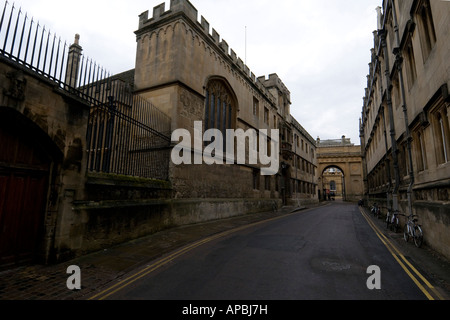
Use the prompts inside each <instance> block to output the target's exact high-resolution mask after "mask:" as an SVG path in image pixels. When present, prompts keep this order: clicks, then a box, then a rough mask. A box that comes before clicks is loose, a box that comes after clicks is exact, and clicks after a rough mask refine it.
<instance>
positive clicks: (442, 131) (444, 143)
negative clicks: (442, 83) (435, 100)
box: [433, 107, 450, 164]
mask: <svg viewBox="0 0 450 320" xmlns="http://www.w3.org/2000/svg"><path fill="white" fill-rule="evenodd" d="M433 118H434V121H433V122H434V125H433V127H434V131H435V137H436V138H437V139H436V140H437V141H436V144H437V145H436V152H437V162H438V164H442V163H447V162H449V161H450V129H449V123H448V115H447V110H446V108H445V107H443V108H441V109H440V110H439V111H437V112H436V113H434V115H433Z"/></svg>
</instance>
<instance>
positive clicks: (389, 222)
mask: <svg viewBox="0 0 450 320" xmlns="http://www.w3.org/2000/svg"><path fill="white" fill-rule="evenodd" d="M381 208H384V209H387V213H386V220H385V221H386V228H387V229H389V230H391V231H393V232H395V233H397V232H399V231H400V228H401V226H400V219H399V217H400V216H403V217H406V223H405V225H404V226H403V239H404V240H405V241H406V242H409V240H410V239H412V240H413V241H414V244H415V245H416V247H418V248H420V247H421V246H422V244H423V241H424V238H423V229H422V226H421V225H420V224H419V220H418V219H417V218H418V216H417V215H414V214H411V215H405V214H402V213H401V212H400V210H393V209H391V208H386V207H380V206H378V204H377V203H374V204H373V205H372V206H371V207H370V213H371V214H372V215H373V216H374V217H375V218H377V219H381V218H382V214H381Z"/></svg>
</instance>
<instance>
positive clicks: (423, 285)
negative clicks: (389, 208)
mask: <svg viewBox="0 0 450 320" xmlns="http://www.w3.org/2000/svg"><path fill="white" fill-rule="evenodd" d="M360 211H361V214H362V215H363V216H364V218H365V219H366V220H367V222H368V223H369V225H370V226H371V227H372V229H373V230H374V231H375V233H376V235H377V236H378V238H380V240H381V242H382V243H383V244H384V245H385V246H386V248H387V249H388V250H389V252H390V253H391V255H392V256H393V257H394V259H395V260H396V261H397V262H398V264H399V265H400V266H401V267H402V268H403V270H404V271H405V272H406V274H407V275H408V276H409V277H410V278H411V279H412V280H413V281H414V283H415V284H416V285H417V287H418V288H419V289H420V290H421V291H422V292H423V294H425V296H426V297H427V298H428V300H445V299H444V297H442V296H441V294H440V293H439V292H438V291H437V290H436V288H434V286H433V285H432V284H431V283H430V282H429V281H428V280H427V279H425V277H424V276H423V275H422V274H421V273H420V272H419V271H417V269H416V268H415V267H414V266H413V265H412V264H411V263H410V262H409V261H408V260H407V259H406V258H405V256H404V255H403V254H402V253H401V252H400V251H399V250H398V249H397V247H396V246H395V245H394V244H393V243H392V242H391V241H389V239H388V238H387V237H386V236H385V235H384V233H383V232H382V231H381V230H380V229H379V228H378V226H377V225H376V224H375V223H374V222H373V221H372V219H371V218H370V217H369V216H368V215H367V213H366V212H364V209H362V208H360ZM419 279H420V281H419Z"/></svg>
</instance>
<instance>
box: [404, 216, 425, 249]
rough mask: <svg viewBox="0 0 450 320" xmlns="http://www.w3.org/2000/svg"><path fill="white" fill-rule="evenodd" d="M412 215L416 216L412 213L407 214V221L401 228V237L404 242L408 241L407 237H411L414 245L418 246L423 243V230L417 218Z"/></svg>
mask: <svg viewBox="0 0 450 320" xmlns="http://www.w3.org/2000/svg"><path fill="white" fill-rule="evenodd" d="M414 217H417V216H416V215H413V214H411V215H410V216H408V221H407V222H406V224H405V227H404V229H403V238H404V239H405V241H406V242H408V241H409V238H413V240H414V244H415V245H416V247H417V248H420V247H421V246H422V244H423V231H422V226H421V225H420V224H419V220H417V219H415V218H414Z"/></svg>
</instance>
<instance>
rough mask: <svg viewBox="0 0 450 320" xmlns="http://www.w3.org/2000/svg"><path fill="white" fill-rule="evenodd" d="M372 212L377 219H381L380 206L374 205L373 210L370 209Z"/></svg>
mask: <svg viewBox="0 0 450 320" xmlns="http://www.w3.org/2000/svg"><path fill="white" fill-rule="evenodd" d="M370 212H371V213H372V214H373V216H374V217H375V218H377V219H378V218H379V217H380V207H379V206H378V204H377V203H374V204H373V206H372V208H371V209H370Z"/></svg>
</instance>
